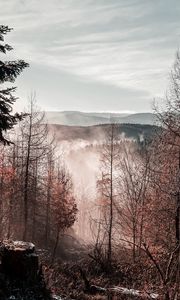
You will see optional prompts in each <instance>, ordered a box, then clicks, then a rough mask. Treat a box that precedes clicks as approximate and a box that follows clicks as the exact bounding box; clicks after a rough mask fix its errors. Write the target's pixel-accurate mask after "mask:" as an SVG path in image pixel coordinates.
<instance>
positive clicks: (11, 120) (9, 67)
mask: <svg viewBox="0 0 180 300" xmlns="http://www.w3.org/2000/svg"><path fill="white" fill-rule="evenodd" d="M11 30H12V28H9V27H8V26H4V25H0V52H2V53H3V54H6V53H7V51H10V50H12V49H13V48H12V47H11V46H10V45H8V44H5V43H4V35H6V34H7V33H8V32H10V31H11ZM28 66H29V65H28V63H26V62H25V61H24V60H17V61H4V62H3V61H2V60H1V59H0V84H3V83H5V82H14V81H15V79H16V77H17V76H18V75H19V74H20V73H21V72H22V71H23V69H24V68H26V67H28ZM15 90H16V87H8V88H2V89H0V142H3V143H4V144H9V143H10V141H9V140H7V139H6V138H5V136H4V134H3V133H4V132H6V131H7V130H9V129H11V128H13V126H14V125H15V124H16V123H17V121H19V120H21V119H22V118H23V114H19V113H15V114H13V113H12V106H13V104H14V103H15V101H16V100H17V98H16V97H15V96H14V95H13V93H14V92H15Z"/></svg>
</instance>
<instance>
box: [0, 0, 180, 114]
mask: <svg viewBox="0 0 180 300" xmlns="http://www.w3.org/2000/svg"><path fill="white" fill-rule="evenodd" d="M0 17H1V24H3V25H8V26H9V27H12V28H13V31H12V32H11V33H9V34H8V35H7V36H6V39H5V41H6V42H8V43H9V44H10V45H12V46H13V48H14V51H13V52H11V55H10V57H9V58H12V59H24V60H25V61H26V62H28V63H29V64H30V67H29V68H27V69H26V70H25V71H24V72H23V73H22V74H21V75H20V76H19V77H18V79H17V80H16V83H15V85H17V87H18V89H17V93H16V94H17V96H19V100H17V104H16V109H18V110H21V109H22V108H23V107H24V106H25V105H26V103H27V101H28V98H29V97H30V95H31V93H32V92H34V91H35V92H36V97H37V102H38V104H39V106H41V107H42V109H45V110H51V111H54V110H57V111H62V110H81V111H113V112H114V111H118V112H145V111H151V110H152V106H153V105H152V103H153V101H154V99H156V102H157V103H158V101H160V99H161V98H163V97H164V95H165V92H166V89H167V86H168V82H169V74H170V70H171V68H172V66H173V62H174V58H175V53H176V51H177V49H178V47H179V45H180V1H179V0H0ZM4 59H7V57H4Z"/></svg>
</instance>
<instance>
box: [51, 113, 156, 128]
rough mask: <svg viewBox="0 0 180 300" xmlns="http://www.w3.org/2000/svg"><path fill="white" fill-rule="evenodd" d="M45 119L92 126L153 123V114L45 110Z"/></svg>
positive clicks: (52, 121)
mask: <svg viewBox="0 0 180 300" xmlns="http://www.w3.org/2000/svg"><path fill="white" fill-rule="evenodd" d="M46 119H47V121H48V123H49V124H60V125H68V126H92V125H98V124H109V123H112V122H114V123H124V124H125V123H132V124H148V125H153V124H154V122H155V119H156V118H155V115H154V114H152V113H136V114H130V115H128V114H123V113H103V112H102V113H97V112H92V113H87V112H79V111H62V112H61V111H60V112H58V111H57V112H56V111H54V112H50V111H49V112H48V111H47V112H46Z"/></svg>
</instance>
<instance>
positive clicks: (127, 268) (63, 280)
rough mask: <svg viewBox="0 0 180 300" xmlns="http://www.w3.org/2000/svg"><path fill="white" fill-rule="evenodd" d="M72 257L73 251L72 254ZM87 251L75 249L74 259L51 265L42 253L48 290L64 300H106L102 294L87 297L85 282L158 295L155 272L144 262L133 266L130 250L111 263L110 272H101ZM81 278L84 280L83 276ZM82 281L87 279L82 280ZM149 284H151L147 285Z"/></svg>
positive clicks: (70, 258)
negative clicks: (156, 293)
mask: <svg viewBox="0 0 180 300" xmlns="http://www.w3.org/2000/svg"><path fill="white" fill-rule="evenodd" d="M71 253H73V251H71ZM89 253H90V249H89V247H87V248H84V247H83V249H81V250H80V249H79V251H78V250H77V249H76V250H75V249H74V255H73V256H72V255H70V256H68V255H67V257H66V258H63V259H62V258H57V259H56V260H55V262H54V263H53V264H52V263H51V262H50V261H51V260H50V257H49V258H48V255H47V252H46V253H41V255H40V257H41V261H42V263H43V265H44V267H43V271H44V274H45V279H46V282H47V285H48V287H49V288H50V289H51V290H52V291H53V293H54V294H56V295H60V296H61V297H62V298H63V299H79V300H89V299H93V300H95V299H96V300H100V299H102V300H103V299H108V298H107V296H106V295H104V293H94V294H93V293H90V292H89V291H88V290H87V287H86V284H85V281H86V279H87V280H88V282H89V283H90V284H91V285H96V286H100V287H102V288H109V287H113V286H119V287H124V288H129V289H136V290H142V291H145V290H147V291H149V292H158V290H159V283H158V282H157V274H156V270H155V269H154V268H152V265H151V264H150V263H149V264H148V260H147V259H146V258H144V260H141V261H138V262H137V263H133V262H132V259H131V258H130V256H131V254H130V251H129V250H127V249H126V250H121V251H120V252H119V253H118V259H114V261H113V264H112V269H111V272H107V271H103V270H102V268H101V266H100V265H99V264H98V262H97V261H95V260H93V259H92V258H91V257H90V256H89ZM82 274H83V275H84V276H83V275H82ZM83 277H85V278H86V279H85V280H84V278H83ZM150 283H151V284H150ZM115 299H136V298H135V297H133V298H131V297H130V296H123V295H122V296H118V297H117V298H113V300H115ZM137 299H139V298H137Z"/></svg>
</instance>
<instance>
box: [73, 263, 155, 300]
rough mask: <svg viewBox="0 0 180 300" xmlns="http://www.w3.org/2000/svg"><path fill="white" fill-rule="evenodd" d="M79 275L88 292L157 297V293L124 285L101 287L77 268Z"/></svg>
mask: <svg viewBox="0 0 180 300" xmlns="http://www.w3.org/2000/svg"><path fill="white" fill-rule="evenodd" d="M79 271H80V274H81V277H82V279H83V281H84V284H85V292H86V293H89V294H97V293H99V294H105V295H107V296H117V295H119V294H121V295H127V296H131V297H139V298H141V299H159V295H158V294H156V293H151V292H147V291H139V290H134V289H127V288H124V287H118V286H115V287H111V288H103V287H101V286H97V285H94V284H90V282H89V280H88V279H87V277H86V274H85V272H84V271H83V270H82V269H81V268H79Z"/></svg>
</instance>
